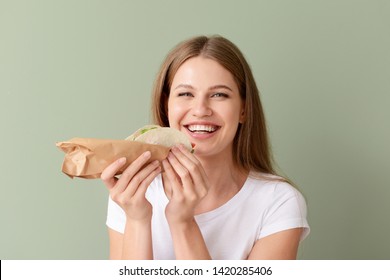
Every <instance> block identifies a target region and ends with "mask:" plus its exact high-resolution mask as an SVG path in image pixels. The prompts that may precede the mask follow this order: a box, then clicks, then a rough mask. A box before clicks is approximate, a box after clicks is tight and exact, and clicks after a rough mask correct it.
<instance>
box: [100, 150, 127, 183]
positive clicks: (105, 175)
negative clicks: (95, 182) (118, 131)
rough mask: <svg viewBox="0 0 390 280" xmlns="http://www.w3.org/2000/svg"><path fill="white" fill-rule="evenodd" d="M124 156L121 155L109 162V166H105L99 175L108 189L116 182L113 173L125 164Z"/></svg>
mask: <svg viewBox="0 0 390 280" xmlns="http://www.w3.org/2000/svg"><path fill="white" fill-rule="evenodd" d="M125 163H126V158H125V157H122V158H120V159H118V160H116V161H114V162H113V163H111V164H110V165H109V166H107V167H106V168H105V169H104V170H103V172H102V174H101V175H100V179H102V181H103V183H104V184H105V185H106V187H107V188H108V189H112V188H113V187H114V186H115V184H116V182H117V180H118V179H117V178H116V177H115V174H116V173H117V172H118V171H119V169H121V168H122V167H123V165H125Z"/></svg>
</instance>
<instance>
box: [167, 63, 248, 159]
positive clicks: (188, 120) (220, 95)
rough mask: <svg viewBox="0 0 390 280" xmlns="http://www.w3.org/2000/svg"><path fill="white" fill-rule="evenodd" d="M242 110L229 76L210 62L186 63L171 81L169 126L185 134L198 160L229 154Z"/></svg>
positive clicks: (240, 119) (238, 95) (241, 104)
mask: <svg viewBox="0 0 390 280" xmlns="http://www.w3.org/2000/svg"><path fill="white" fill-rule="evenodd" d="M243 108H244V107H243V102H242V100H241V98H240V94H239V90H238V86H237V84H236V82H235V80H234V78H233V75H232V74H231V73H230V72H229V71H228V70H226V69H225V68H224V67H222V66H221V65H220V64H219V63H218V62H216V61H214V60H212V59H207V58H203V57H200V56H198V57H194V58H191V59H188V60H187V61H186V62H184V63H183V64H182V65H181V66H180V68H179V69H178V71H177V72H176V74H175V76H174V78H173V81H172V85H171V89H170V93H169V99H168V119H169V125H170V127H173V128H176V129H178V130H181V131H183V132H184V133H185V134H187V136H188V138H189V139H190V141H191V142H192V143H194V144H195V153H196V155H198V156H211V155H216V154H219V153H226V152H230V153H231V151H232V146H233V139H234V136H235V135H236V132H237V128H238V124H239V122H241V121H242V120H243V116H244V114H243Z"/></svg>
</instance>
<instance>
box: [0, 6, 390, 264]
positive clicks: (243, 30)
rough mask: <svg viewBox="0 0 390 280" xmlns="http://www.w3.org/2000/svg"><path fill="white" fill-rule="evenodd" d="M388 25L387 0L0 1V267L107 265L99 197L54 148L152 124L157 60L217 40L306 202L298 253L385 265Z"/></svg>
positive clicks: (388, 230)
mask: <svg viewBox="0 0 390 280" xmlns="http://www.w3.org/2000/svg"><path fill="white" fill-rule="evenodd" d="M389 30H390V2H389V1H386V0H383V1H380V0H370V1H368V0H367V1H363V0H356V1H353V0H350V1H347V0H330V1H310V0H306V1H305V0H297V1H288V0H286V1H281V0H276V1H262V0H259V1H254V0H253V1H250V0H244V1H233V0H197V1H182V0H166V1H143V0H106V1H103V0H100V1H98V0H96V1H92V0H90V1H86V0H68V1H65V0H64V1H60V0H46V1H45V0H35V1H28V0H26V1H20V0H0V106H1V108H0V109H1V110H0V127H1V130H0V131H1V138H0V139H1V140H0V141H1V153H0V171H1V177H0V227H1V230H0V258H1V259H107V258H108V237H107V229H106V226H105V219H106V208H107V195H108V193H107V190H106V189H105V187H104V185H103V184H102V183H101V182H100V180H84V179H74V180H71V179H70V178H68V177H67V176H65V175H64V174H62V173H61V164H62V160H63V156H64V154H63V153H62V152H61V151H59V150H58V149H57V148H56V147H55V143H56V142H57V141H63V140H67V139H70V138H72V137H96V138H117V139H122V138H125V137H127V136H128V135H130V134H131V133H132V132H133V131H134V130H135V129H137V128H138V127H139V126H142V125H144V124H147V123H149V122H150V109H149V108H150V93H151V89H152V84H153V81H154V77H155V75H156V73H157V71H158V68H159V66H160V64H161V62H162V61H163V59H164V57H165V55H166V54H167V52H168V51H169V50H170V49H171V48H172V47H173V46H174V45H176V44H177V43H178V42H179V41H182V40H184V39H187V38H189V37H192V36H195V35H201V34H205V35H213V34H220V35H222V36H225V37H226V38H228V39H230V40H232V41H233V42H234V43H235V44H236V45H237V46H238V47H239V48H240V49H241V50H242V52H243V53H244V55H245V56H246V58H247V59H248V61H249V63H250V65H251V67H252V70H253V73H254V76H255V78H256V80H257V83H258V86H259V89H260V91H261V98H262V101H263V105H264V108H265V112H266V116H267V121H268V125H269V129H270V136H271V140H272V144H273V151H274V154H275V159H276V161H277V162H278V165H279V167H280V169H281V170H282V171H283V172H284V173H285V174H287V175H288V176H289V177H290V178H291V179H292V180H293V181H294V182H295V183H296V184H297V185H298V186H299V189H300V190H301V191H302V192H303V194H304V195H305V197H306V198H307V201H308V207H309V208H308V209H309V222H310V225H311V234H310V236H309V237H308V238H307V239H306V240H305V241H304V242H303V243H302V246H301V248H300V251H299V258H300V259H389V258H390V242H389V240H388V238H389V236H390V222H389V218H388V214H389V213H390V203H389V200H390V176H389V173H390V148H389V143H390V125H389V121H390V110H389V107H390V36H389V34H390V33H389Z"/></svg>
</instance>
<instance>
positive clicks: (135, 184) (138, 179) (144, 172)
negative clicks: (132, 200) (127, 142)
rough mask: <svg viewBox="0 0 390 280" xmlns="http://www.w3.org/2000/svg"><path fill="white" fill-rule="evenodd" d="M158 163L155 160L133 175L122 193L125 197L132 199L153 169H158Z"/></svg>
mask: <svg viewBox="0 0 390 280" xmlns="http://www.w3.org/2000/svg"><path fill="white" fill-rule="evenodd" d="M159 165H160V163H159V161H158V160H155V161H153V162H151V163H149V164H148V165H147V166H145V167H144V168H142V169H141V170H140V171H139V172H137V174H135V175H134V176H133V177H132V178H131V180H130V182H129V184H128V186H127V187H126V189H125V190H124V191H123V193H124V195H125V196H126V197H132V196H133V195H134V194H135V193H136V192H137V191H138V189H139V187H140V185H141V184H142V183H143V181H144V180H145V179H146V178H147V177H148V176H149V174H151V173H152V172H153V171H154V170H155V169H157V168H158V167H159Z"/></svg>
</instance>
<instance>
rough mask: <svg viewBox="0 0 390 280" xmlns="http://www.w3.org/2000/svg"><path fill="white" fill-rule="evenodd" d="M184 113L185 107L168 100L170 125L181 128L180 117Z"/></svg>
mask: <svg viewBox="0 0 390 280" xmlns="http://www.w3.org/2000/svg"><path fill="white" fill-rule="evenodd" d="M182 115H183V109H182V108H181V106H179V105H178V104H173V102H168V121H169V126H170V127H173V128H179V123H180V119H181V118H182Z"/></svg>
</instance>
